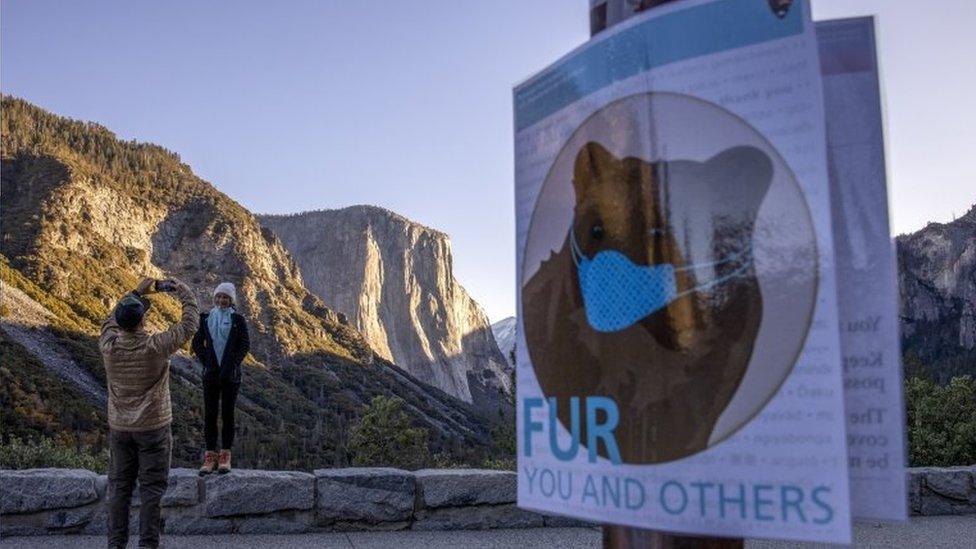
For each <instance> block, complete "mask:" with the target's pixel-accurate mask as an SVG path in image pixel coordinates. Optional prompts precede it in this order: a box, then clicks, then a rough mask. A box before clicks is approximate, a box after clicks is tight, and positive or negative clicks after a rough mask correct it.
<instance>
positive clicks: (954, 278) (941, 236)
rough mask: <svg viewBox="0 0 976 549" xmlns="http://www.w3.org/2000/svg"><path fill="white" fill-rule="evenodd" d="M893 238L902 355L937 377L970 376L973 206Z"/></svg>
mask: <svg viewBox="0 0 976 549" xmlns="http://www.w3.org/2000/svg"><path fill="white" fill-rule="evenodd" d="M896 242H897V247H898V276H899V282H900V287H901V328H902V338H903V347H904V350H905V351H906V357H912V358H913V359H914V358H918V359H920V361H921V363H922V364H925V365H926V368H927V370H928V373H929V374H930V375H931V376H932V377H933V378H935V379H936V380H938V381H948V379H949V378H951V377H952V376H955V375H963V374H969V375H974V376H976V206H973V208H972V209H970V210H969V212H968V213H966V215H964V216H962V217H960V218H958V219H956V220H954V221H952V222H950V223H929V224H928V225H927V226H926V227H925V228H923V229H922V230H920V231H918V232H916V233H912V234H909V235H902V236H899V237H898V238H897V240H896Z"/></svg>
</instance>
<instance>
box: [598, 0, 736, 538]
mask: <svg viewBox="0 0 976 549" xmlns="http://www.w3.org/2000/svg"><path fill="white" fill-rule="evenodd" d="M671 1H673V0H590V36H591V37H592V36H594V35H596V34H597V33H599V32H600V31H603V30H605V29H608V28H610V27H612V26H613V25H616V24H617V23H620V22H621V21H623V20H625V19H627V18H628V17H632V16H634V15H636V14H638V13H640V12H642V11H644V10H647V9H650V8H653V7H655V6H660V5H661V4H666V3H668V2H671ZM743 545H744V542H743V539H742V538H717V537H702V536H679V535H675V534H669V533H667V532H659V531H657V530H643V529H640V528H631V527H627V526H604V527H603V547H604V549H644V548H647V549H693V548H694V549H699V548H700V549H742V547H743Z"/></svg>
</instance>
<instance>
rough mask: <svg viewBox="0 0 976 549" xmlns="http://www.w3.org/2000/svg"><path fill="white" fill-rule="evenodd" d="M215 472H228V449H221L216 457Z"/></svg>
mask: <svg viewBox="0 0 976 549" xmlns="http://www.w3.org/2000/svg"><path fill="white" fill-rule="evenodd" d="M217 463H218V465H217V472H218V473H220V474H224V473H229V472H230V450H221V451H220V455H219V456H218V457H217Z"/></svg>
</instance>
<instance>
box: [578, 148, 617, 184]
mask: <svg viewBox="0 0 976 549" xmlns="http://www.w3.org/2000/svg"><path fill="white" fill-rule="evenodd" d="M616 161H617V159H616V158H615V157H614V156H613V155H612V154H610V151H608V150H606V149H605V148H603V146H602V145H600V144H599V143H597V142H595V141H590V142H589V143H587V144H586V145H583V146H582V147H580V150H579V153H577V154H576V164H575V166H574V167H573V190H575V191H576V196H577V198H579V197H581V196H583V194H585V192H586V190H587V189H588V188H589V187H590V185H591V184H593V183H595V182H597V181H599V180H600V175H601V174H604V175H605V174H607V173H609V172H610V171H611V170H612V169H613V168H612V167H613V163H614V162H616Z"/></svg>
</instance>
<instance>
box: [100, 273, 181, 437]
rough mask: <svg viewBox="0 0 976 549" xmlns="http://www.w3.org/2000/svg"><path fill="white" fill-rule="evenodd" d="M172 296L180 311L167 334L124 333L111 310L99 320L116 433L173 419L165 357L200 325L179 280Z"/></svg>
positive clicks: (144, 428) (111, 423) (110, 413)
mask: <svg viewBox="0 0 976 549" xmlns="http://www.w3.org/2000/svg"><path fill="white" fill-rule="evenodd" d="M175 294H176V297H177V298H178V299H179V300H180V303H181V304H182V305H183V313H182V315H181V317H180V321H179V322H178V323H176V324H173V325H172V326H170V328H169V329H168V330H166V331H165V332H160V333H158V334H152V335H150V334H149V333H147V332H146V330H145V329H143V328H140V329H138V330H136V331H134V332H127V331H125V330H123V329H122V328H119V325H118V324H116V322H115V311H114V309H113V311H112V312H110V313H109V315H108V317H107V318H106V319H105V321H104V322H102V335H101V337H100V338H99V340H98V346H99V348H100V349H101V351H102V359H103V360H104V362H105V377H106V378H108V424H109V427H110V428H112V429H114V430H117V431H152V430H155V429H160V428H162V427H165V426H167V425H169V424H170V422H171V421H173V407H172V405H171V404H170V397H169V357H170V355H172V354H173V353H175V352H176V351H177V349H179V348H181V347H183V345H184V344H185V343H186V342H187V341H189V339H190V338H191V337H193V334H194V333H195V332H196V330H197V324H199V322H200V315H199V312H198V310H197V302H196V299H194V297H193V293H192V292H190V288H189V287H187V285H186V284H184V283H183V282H181V281H179V280H177V281H176V291H175Z"/></svg>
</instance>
